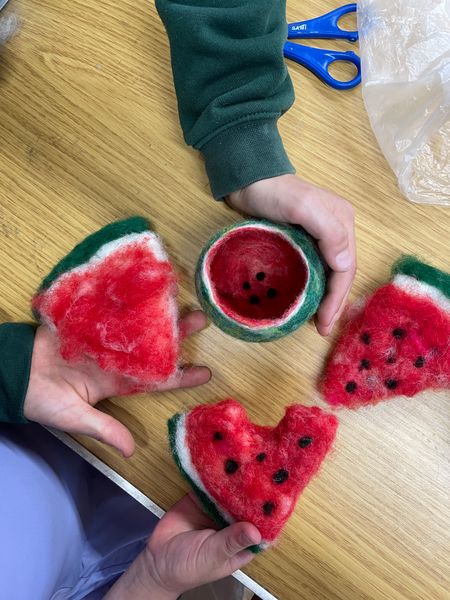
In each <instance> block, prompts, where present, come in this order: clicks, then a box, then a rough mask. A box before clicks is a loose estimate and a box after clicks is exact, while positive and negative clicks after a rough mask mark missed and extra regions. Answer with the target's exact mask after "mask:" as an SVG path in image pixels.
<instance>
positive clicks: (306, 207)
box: [227, 175, 356, 335]
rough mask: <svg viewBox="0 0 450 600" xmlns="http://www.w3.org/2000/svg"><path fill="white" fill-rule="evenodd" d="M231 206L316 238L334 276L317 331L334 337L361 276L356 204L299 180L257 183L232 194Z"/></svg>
mask: <svg viewBox="0 0 450 600" xmlns="http://www.w3.org/2000/svg"><path fill="white" fill-rule="evenodd" d="M227 202H228V204H229V205H230V206H232V207H233V208H234V209H236V210H238V211H240V212H244V213H247V214H250V215H254V216H256V217H264V218H266V219H270V220H272V221H278V222H283V223H292V224H294V225H301V226H302V227H303V228H304V229H306V231H308V232H309V233H310V234H311V235H312V236H313V237H314V238H316V240H317V241H318V244H319V248H320V251H321V253H322V255H323V257H324V259H325V260H326V262H327V263H328V265H329V267H330V268H331V270H332V272H331V275H330V276H329V278H328V291H327V294H326V296H325V298H324V300H323V301H322V304H321V306H320V308H319V310H318V312H317V316H316V326H317V330H318V331H319V333H320V334H321V335H329V334H330V333H331V331H332V329H333V326H334V324H335V323H336V321H337V320H338V319H339V317H340V316H341V314H342V311H343V310H344V308H345V302H346V300H347V296H348V294H349V292H350V288H351V286H352V282H353V279H354V276H355V271H356V244H355V231H354V214H353V208H352V206H351V204H350V203H349V202H347V201H346V200H344V199H343V198H340V197H339V196H337V195H336V194H333V193H332V192H329V191H327V190H324V189H321V188H319V187H316V186H314V185H312V184H310V183H307V182H306V181H303V180H301V179H299V178H298V177H296V176H295V175H281V176H279V177H272V178H270V179H263V180H261V181H257V182H256V183H253V184H251V185H249V186H247V187H245V188H243V189H241V190H239V191H237V192H233V193H232V194H230V195H229V196H228V198H227Z"/></svg>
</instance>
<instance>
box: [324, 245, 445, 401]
mask: <svg viewBox="0 0 450 600" xmlns="http://www.w3.org/2000/svg"><path fill="white" fill-rule="evenodd" d="M392 275H393V279H392V281H391V283H389V284H388V285H385V286H383V287H381V288H379V289H378V290H377V291H376V292H375V293H374V294H373V295H372V296H371V297H370V298H368V300H367V301H366V302H365V304H364V305H363V306H362V307H361V308H360V309H359V310H358V311H353V314H352V312H351V313H350V316H349V320H348V322H347V323H346V325H345V326H344V330H343V332H342V335H341V337H340V339H339V341H338V343H337V345H336V348H335V350H334V352H333V354H332V355H331V357H330V360H329V362H328V365H327V367H326V370H325V374H324V378H323V382H322V391H323V393H324V396H325V399H326V400H327V402H329V403H330V404H333V405H336V406H338V405H340V406H347V407H350V408H357V407H359V406H361V405H364V404H375V403H377V402H379V401H380V400H385V399H387V398H392V397H394V396H401V395H403V396H414V395H415V394H417V393H418V392H421V391H422V390H425V389H427V388H435V389H444V388H449V387H450V276H449V275H448V274H447V273H444V272H442V271H439V270H438V269H435V268H434V267H431V266H429V265H427V264H425V263H423V262H420V261H419V260H417V259H416V258H414V257H408V256H407V257H404V258H402V259H401V260H399V261H398V262H397V263H396V264H395V265H394V267H393V269H392Z"/></svg>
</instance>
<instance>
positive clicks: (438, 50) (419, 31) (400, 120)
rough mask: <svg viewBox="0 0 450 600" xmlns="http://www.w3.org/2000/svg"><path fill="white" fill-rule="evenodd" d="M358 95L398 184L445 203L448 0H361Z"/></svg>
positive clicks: (448, 201) (448, 187)
mask: <svg viewBox="0 0 450 600" xmlns="http://www.w3.org/2000/svg"><path fill="white" fill-rule="evenodd" d="M358 27H359V31H360V45H361V59H362V70H363V96H364V101H365V104H366V108H367V112H368V114H369V118H370V121H371V124H372V128H373V130H374V132H375V135H376V137H377V139H378V142H379V144H380V147H381V149H382V151H383V153H384V155H385V156H386V158H387V160H388V161H389V164H390V165H391V167H392V169H393V170H394V172H395V173H396V175H397V177H398V180H399V184H400V188H401V190H402V191H403V193H404V194H405V195H406V196H407V198H408V199H409V200H411V201H413V202H420V203H429V204H445V205H449V206H450V0H360V2H359V4H358Z"/></svg>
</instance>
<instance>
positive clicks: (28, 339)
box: [0, 323, 36, 423]
mask: <svg viewBox="0 0 450 600" xmlns="http://www.w3.org/2000/svg"><path fill="white" fill-rule="evenodd" d="M35 333H36V328H35V327H34V326H33V325H27V324H26V323H4V324H3V325H0V421H3V422H8V423H28V420H27V419H26V418H25V415H24V414H23V405H24V402H25V396H26V393H27V390H28V382H29V380H30V369H31V356H32V354H33V345H34V336H35Z"/></svg>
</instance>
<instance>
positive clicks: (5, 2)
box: [0, 0, 8, 10]
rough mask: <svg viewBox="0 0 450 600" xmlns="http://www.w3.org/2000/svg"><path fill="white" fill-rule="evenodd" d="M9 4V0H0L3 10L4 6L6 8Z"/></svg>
mask: <svg viewBox="0 0 450 600" xmlns="http://www.w3.org/2000/svg"><path fill="white" fill-rule="evenodd" d="M7 4H8V0H0V10H2V8H5V6H6V5H7Z"/></svg>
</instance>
